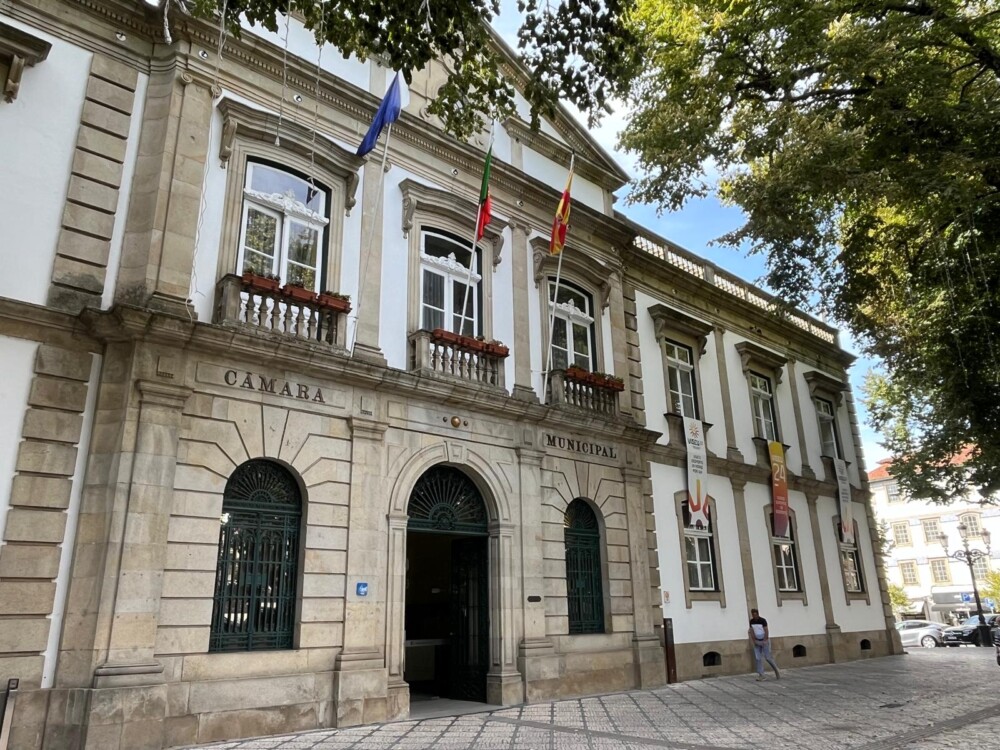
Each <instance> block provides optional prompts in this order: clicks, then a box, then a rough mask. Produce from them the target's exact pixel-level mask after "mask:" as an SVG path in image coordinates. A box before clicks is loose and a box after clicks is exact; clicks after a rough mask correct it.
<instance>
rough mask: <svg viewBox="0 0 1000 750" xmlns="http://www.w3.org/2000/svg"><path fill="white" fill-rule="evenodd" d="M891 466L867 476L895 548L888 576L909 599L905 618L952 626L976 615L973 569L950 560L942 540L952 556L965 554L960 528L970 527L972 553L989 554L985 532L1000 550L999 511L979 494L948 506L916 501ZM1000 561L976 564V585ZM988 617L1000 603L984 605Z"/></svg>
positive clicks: (999, 608) (881, 464)
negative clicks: (891, 470) (904, 489)
mask: <svg viewBox="0 0 1000 750" xmlns="http://www.w3.org/2000/svg"><path fill="white" fill-rule="evenodd" d="M891 464H892V461H891V460H890V459H885V460H882V461H879V463H878V467H876V468H875V469H873V470H872V471H870V472H868V481H869V482H870V483H871V490H872V505H873V506H874V508H875V514H876V516H877V517H878V519H879V521H880V522H882V521H884V522H885V524H886V527H887V528H886V531H887V532H888V540H889V541H890V542H891V544H892V550H891V551H890V552H889V554H888V556H887V557H886V561H885V564H886V576H887V578H888V579H889V581H890V582H891V583H895V584H898V585H900V586H902V587H903V588H904V589H906V593H907V595H908V596H909V597H910V608H909V610H907V611H906V612H904V613H903V616H904V617H912V618H921V619H925V620H933V621H935V622H944V623H950V622H954V621H955V620H958V619H961V618H963V617H968V616H969V615H970V614H975V612H976V603H975V599H974V597H973V588H972V576H971V575H970V574H969V567H968V565H967V564H966V563H965V562H960V561H958V560H953V559H949V558H948V557H946V556H945V547H944V546H943V545H942V543H941V535H942V534H944V535H945V536H946V537H947V540H948V547H947V551H948V553H952V552H955V551H956V550H959V549H962V539H961V536H960V534H959V529H958V526H959V524H965V526H966V529H967V535H968V538H969V546H970V548H971V549H980V550H983V551H985V550H986V543H985V542H986V540H985V539H984V537H983V534H982V532H983V531H984V530H986V531H987V532H989V534H988V535H989V536H991V537H992V539H991V540H990V541H991V542H993V543H994V544H1000V508H994V507H990V506H983V505H981V504H980V503H979V499H980V496H979V495H978V494H977V493H970V495H969V497H968V499H966V500H956V501H955V502H953V503H951V504H949V505H939V504H936V503H931V502H927V501H925V500H917V499H913V498H911V497H909V496H908V495H906V494H905V493H904V492H902V491H901V489H900V487H899V484H898V483H897V482H896V480H895V479H893V478H892V476H891V475H890V474H889V467H890V466H891ZM998 556H1000V555H998V553H997V551H996V550H992V554H991V557H990V558H985V557H984V558H980V559H979V560H977V561H975V563H974V565H973V569H974V571H975V577H976V580H977V582H980V583H981V582H982V581H983V580H984V579H985V577H986V574H987V573H988V572H989V571H990V570H991V569H993V568H995V566H996V565H997V563H996V562H994V561H995V560H996V559H997V557H998ZM983 611H984V612H997V611H1000V602H996V601H992V600H989V599H984V600H983Z"/></svg>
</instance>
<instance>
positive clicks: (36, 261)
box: [0, 16, 92, 305]
mask: <svg viewBox="0 0 1000 750" xmlns="http://www.w3.org/2000/svg"><path fill="white" fill-rule="evenodd" d="M0 17H2V18H3V21H4V23H7V24H10V25H11V26H14V27H16V28H19V29H23V30H25V31H27V32H28V33H30V34H32V35H33V36H37V37H39V38H42V39H45V40H46V41H48V42H50V43H51V44H52V50H51V51H50V52H49V56H48V58H47V59H45V60H44V61H42V62H40V63H38V64H37V65H35V66H34V67H30V68H25V70H24V76H23V78H22V80H21V90H20V93H19V94H18V97H17V99H15V100H14V101H13V102H9V103H8V102H4V103H0V133H3V134H4V137H3V139H2V140H0V227H2V228H3V239H2V240H0V261H2V263H3V268H4V273H3V274H0V296H2V297H10V298H12V299H17V300H22V301H24V302H32V303H34V304H38V305H43V304H45V302H46V298H47V297H48V290H49V283H50V281H51V278H52V264H53V262H54V259H55V250H56V242H57V240H58V238H59V228H60V226H61V225H62V212H63V205H64V203H65V200H66V191H67V189H68V187H69V176H70V166H71V165H72V163H73V151H74V149H75V148H76V137H77V131H78V130H79V127H80V114H81V112H82V110H83V99H84V93H85V91H86V87H87V76H88V75H89V73H90V59H91V57H92V55H91V53H89V52H86V51H84V50H82V49H79V48H77V47H74V46H73V45H70V44H67V43H66V42H63V41H61V40H59V39H57V38H55V37H52V36H50V35H48V34H45V33H44V32H41V31H39V30H38V29H36V28H34V27H28V26H26V25H25V24H23V23H21V22H19V21H16V20H14V19H13V18H9V17H8V16H0Z"/></svg>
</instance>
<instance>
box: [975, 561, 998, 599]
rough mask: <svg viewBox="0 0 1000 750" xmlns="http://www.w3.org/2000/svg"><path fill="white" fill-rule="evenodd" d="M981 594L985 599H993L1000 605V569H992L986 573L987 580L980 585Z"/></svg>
mask: <svg viewBox="0 0 1000 750" xmlns="http://www.w3.org/2000/svg"><path fill="white" fill-rule="evenodd" d="M979 595H980V596H981V597H982V598H983V599H992V600H993V604H994V606H1000V571H998V570H991V571H990V572H989V573H987V574H986V579H985V581H984V582H983V583H982V584H980V586H979Z"/></svg>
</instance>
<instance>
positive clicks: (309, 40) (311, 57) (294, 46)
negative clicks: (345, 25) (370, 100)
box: [208, 15, 385, 97]
mask: <svg viewBox="0 0 1000 750" xmlns="http://www.w3.org/2000/svg"><path fill="white" fill-rule="evenodd" d="M277 18H278V30H277V32H273V31H268V30H267V29H265V28H264V27H262V26H252V25H250V24H249V23H247V22H246V19H244V20H243V24H242V26H243V28H244V29H245V30H246V31H247V32H248V33H250V34H252V35H253V36H256V37H260V38H261V39H266V40H267V41H269V42H271V44H274V45H275V46H276V47H280V48H281V49H282V50H284V48H285V21H286V17H285V16H282V15H278V16H277ZM288 22H289V26H288V56H289V58H293V57H298V58H300V59H302V60H304V61H305V62H306V63H307V64H308V65H310V66H312V67H313V68H314V69H315V66H316V60H317V58H318V56H319V55H318V52H319V49H318V47H317V46H316V38H315V37H314V36H313V33H312V32H311V31H309V30H308V29H306V28H305V26H303V25H302V22H301V21H299V20H297V19H294V18H289V19H288ZM208 53H209V54H210V55H212V56H213V59H214V56H215V50H208ZM368 66H369V63H363V62H360V61H359V60H358V59H357V58H356V57H354V56H353V55H352V56H351V57H349V58H346V59H345V58H344V56H343V54H341V52H339V51H338V50H336V49H335V48H333V47H332V46H330V45H326V46H325V47H324V48H323V58H322V61H321V67H322V68H323V70H325V71H326V72H328V73H330V74H332V75H335V76H338V77H340V78H343V79H344V80H346V81H349V82H350V83H352V84H354V85H355V86H357V87H358V88H361V89H364V90H365V91H368V90H369V86H368V82H369V77H368ZM373 93H376V94H378V96H379V97H381V96H382V94H384V93H385V89H383V90H381V91H377V92H373Z"/></svg>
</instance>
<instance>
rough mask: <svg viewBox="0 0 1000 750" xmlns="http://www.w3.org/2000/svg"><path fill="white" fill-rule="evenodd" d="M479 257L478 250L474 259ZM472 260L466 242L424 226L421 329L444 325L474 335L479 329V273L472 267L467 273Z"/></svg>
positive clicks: (443, 326)
mask: <svg viewBox="0 0 1000 750" xmlns="http://www.w3.org/2000/svg"><path fill="white" fill-rule="evenodd" d="M478 259H479V255H478V253H477V254H476V259H475V260H477V261H478ZM472 260H473V258H472V252H471V249H470V245H469V243H468V242H464V241H462V240H460V239H459V238H458V237H455V236H454V235H452V234H449V233H448V232H444V231H440V230H436V229H424V230H423V231H422V232H421V235H420V325H421V327H422V328H424V329H426V330H428V331H433V330H434V329H435V328H443V329H445V330H447V331H452V332H454V333H461V334H463V335H464V336H475V335H477V333H479V332H480V330H481V327H480V325H479V314H478V313H479V298H480V294H479V292H480V282H481V281H482V275H481V274H479V273H478V272H477V270H474V271H473V272H472V275H471V277H470V276H469V263H470V261H472ZM477 265H478V263H477ZM463 302H464V303H465V315H464V318H463V315H462V304H463Z"/></svg>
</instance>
